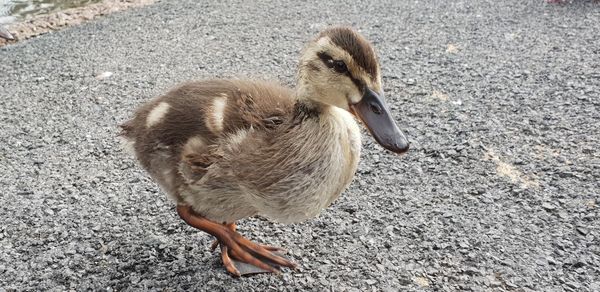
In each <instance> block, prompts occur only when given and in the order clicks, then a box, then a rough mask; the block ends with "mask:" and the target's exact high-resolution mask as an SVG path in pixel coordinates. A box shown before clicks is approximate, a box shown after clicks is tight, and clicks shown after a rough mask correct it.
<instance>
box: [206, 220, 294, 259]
mask: <svg viewBox="0 0 600 292" xmlns="http://www.w3.org/2000/svg"><path fill="white" fill-rule="evenodd" d="M223 225H224V226H225V227H227V228H228V229H229V230H231V231H233V232H236V230H237V226H236V225H235V223H223ZM259 245H260V247H262V248H264V249H266V250H268V251H272V252H281V253H285V251H286V250H285V249H284V248H281V247H277V246H271V245H265V244H259ZM217 246H219V240H218V239H215V241H213V243H212V244H211V245H210V250H211V251H214V250H215V249H217Z"/></svg>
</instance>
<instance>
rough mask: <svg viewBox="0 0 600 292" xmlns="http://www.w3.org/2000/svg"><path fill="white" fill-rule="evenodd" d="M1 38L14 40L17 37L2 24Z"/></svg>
mask: <svg viewBox="0 0 600 292" xmlns="http://www.w3.org/2000/svg"><path fill="white" fill-rule="evenodd" d="M0 38H3V39H7V40H14V39H15V38H14V37H13V36H12V34H10V32H9V31H8V29H6V28H5V27H4V26H2V25H0Z"/></svg>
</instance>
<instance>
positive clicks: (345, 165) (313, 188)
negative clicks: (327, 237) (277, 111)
mask: <svg viewBox="0 0 600 292" xmlns="http://www.w3.org/2000/svg"><path fill="white" fill-rule="evenodd" d="M291 134H292V136H295V137H296V139H294V140H291V141H288V144H289V145H287V146H284V145H282V147H285V148H283V149H282V150H283V151H286V152H287V155H286V157H287V159H283V160H282V161H281V163H277V164H274V165H273V168H272V170H271V172H272V173H274V174H276V175H275V176H277V177H279V178H280V179H279V180H277V181H274V182H273V183H271V184H268V185H265V186H264V188H256V192H251V194H252V196H251V198H250V200H249V201H250V202H251V204H253V205H254V206H255V208H256V209H257V210H258V214H260V215H263V216H265V217H268V218H270V219H272V220H275V221H278V222H281V223H292V222H298V221H302V220H305V219H308V218H312V217H315V216H317V215H318V214H319V213H320V212H321V211H322V210H323V209H324V208H326V207H327V206H329V205H330V204H331V203H332V202H333V201H334V200H335V199H336V198H337V197H339V195H340V194H341V193H342V192H343V191H344V190H345V189H346V188H347V187H348V185H349V184H350V182H351V181H352V178H353V177H354V173H355V172H356V168H357V165H358V160H359V156H360V147H361V140H360V130H359V128H358V125H357V124H356V122H355V120H354V118H353V117H352V115H351V114H349V113H348V112H347V111H345V110H342V109H339V108H336V107H331V108H328V109H327V111H326V112H324V113H322V114H321V115H320V117H319V119H317V120H314V121H307V122H305V123H303V125H302V126H300V127H299V128H298V129H296V131H294V133H291ZM282 141H283V142H284V143H285V141H284V140H282Z"/></svg>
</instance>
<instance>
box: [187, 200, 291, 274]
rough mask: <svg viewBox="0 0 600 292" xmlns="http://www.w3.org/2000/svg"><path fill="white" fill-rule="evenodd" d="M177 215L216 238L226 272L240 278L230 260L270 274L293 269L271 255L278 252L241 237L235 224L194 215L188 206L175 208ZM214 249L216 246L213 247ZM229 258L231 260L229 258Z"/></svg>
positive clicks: (285, 260) (284, 260)
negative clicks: (286, 268)
mask: <svg viewBox="0 0 600 292" xmlns="http://www.w3.org/2000/svg"><path fill="white" fill-rule="evenodd" d="M177 213H178V214H179V216H180V217H181V219H183V220H184V221H185V222H186V223H187V224H189V225H190V226H192V227H196V228H198V229H200V230H202V231H205V232H207V233H209V234H211V235H212V236H214V237H216V238H217V240H218V242H219V243H220V245H221V259H222V260H223V264H224V265H225V268H226V269H227V271H228V272H230V273H231V274H233V275H235V276H240V272H239V271H238V270H237V268H236V267H235V266H234V265H233V263H232V260H231V259H232V258H234V259H236V260H238V261H241V262H244V263H247V264H250V265H253V266H255V267H258V268H260V269H263V270H266V271H268V272H272V273H279V270H278V269H277V268H276V267H278V266H283V267H289V268H295V267H296V264H294V263H293V262H291V261H289V260H287V259H285V258H283V257H280V256H278V255H275V254H273V253H271V251H275V250H279V249H277V248H274V247H264V246H261V245H259V244H256V243H254V242H252V241H250V240H248V239H247V238H245V237H243V236H241V235H240V234H239V233H237V232H236V231H235V224H233V223H232V224H226V225H223V224H219V223H216V222H213V221H210V220H208V219H206V218H204V217H202V216H200V215H198V214H195V213H194V211H193V210H192V208H191V207H190V206H183V205H178V206H177ZM215 247H216V246H215ZM230 256H231V258H230Z"/></svg>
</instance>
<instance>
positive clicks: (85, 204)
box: [0, 0, 600, 291]
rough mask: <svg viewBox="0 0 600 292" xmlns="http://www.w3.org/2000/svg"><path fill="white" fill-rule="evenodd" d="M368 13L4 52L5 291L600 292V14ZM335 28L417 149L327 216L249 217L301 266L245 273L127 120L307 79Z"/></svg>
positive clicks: (179, 9)
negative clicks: (188, 211)
mask: <svg viewBox="0 0 600 292" xmlns="http://www.w3.org/2000/svg"><path fill="white" fill-rule="evenodd" d="M312 2H314V3H312ZM371 2H372V1H350V0H347V1H300V2H297V1H261V2H260V3H257V4H249V3H248V2H247V1H241V0H239V1H229V0H224V1H214V2H211V3H206V2H205V1H195V0H180V1H162V2H158V3H155V4H153V5H150V6H146V7H144V8H140V9H134V10H129V11H126V12H121V13H117V14H113V15H110V16H108V17H106V18H103V19H100V20H96V21H93V22H90V23H87V24H84V25H82V26H78V27H73V28H70V29H67V30H63V31H60V32H55V33H50V34H47V35H44V36H42V37H39V38H34V39H30V40H27V41H23V42H21V43H18V44H14V45H9V46H6V47H3V48H0V60H2V63H1V64H0V72H1V73H0V85H1V86H2V89H1V91H0V141H1V142H0V162H1V164H0V192H1V197H0V214H1V215H0V220H1V221H0V290H13V289H14V290H51V289H54V290H67V289H75V290H88V289H93V290H141V289H144V290H146V289H148V290H183V289H185V290H188V289H189V290H192V289H193V290H207V291H252V290H257V291H259V290H273V291H275V290H284V291H292V290H293V291H298V290H300V291H304V290H309V291H326V290H332V291H398V290H402V291H411V290H432V291H455V290H471V291H490V290H493V291H505V290H514V291H531V290H535V291H600V268H599V267H600V247H599V244H598V242H599V241H600V240H599V238H600V214H599V210H600V207H599V205H600V194H599V191H598V190H599V189H600V183H599V177H600V150H599V149H600V148H599V147H598V145H599V143H600V133H599V132H598V129H599V128H600V114H599V113H600V61H599V60H600V49H599V48H600V33H599V30H600V26H599V25H598V23H600V4H598V3H594V2H593V1H574V2H573V3H571V4H565V5H558V4H547V3H546V2H545V1H541V0H540V1H537V0H536V1H534V0H531V1H520V0H511V1H492V0H489V1H433V0H431V1H412V0H411V1H378V2H373V3H371ZM340 23H341V24H350V25H353V26H355V27H356V28H358V29H360V30H361V31H362V32H363V33H364V34H365V35H366V36H367V37H368V38H369V39H371V40H372V41H373V42H374V44H375V46H376V48H377V50H378V52H379V54H380V56H381V62H382V66H383V81H384V85H385V88H386V96H387V97H388V100H389V104H390V106H391V108H392V112H393V114H394V115H395V116H396V117H397V119H398V121H399V123H400V125H401V128H403V129H404V130H405V131H406V134H407V135H408V137H409V139H410V140H411V142H412V149H411V151H410V152H409V153H408V155H406V156H403V157H397V156H394V155H391V154H390V153H386V152H384V151H383V150H382V149H381V147H379V146H378V145H377V144H376V143H374V141H373V139H372V138H370V137H365V139H364V148H365V149H364V152H363V155H362V161H361V163H360V165H359V171H358V174H357V176H356V178H355V180H354V182H353V184H352V185H351V187H350V188H349V190H347V191H346V192H345V193H344V194H343V195H342V197H341V198H340V199H338V201H337V202H335V204H334V205H333V206H332V207H330V208H329V209H327V210H326V211H325V212H323V213H322V214H321V215H320V216H319V218H316V219H313V220H309V221H307V222H305V223H301V224H294V225H279V224H273V223H270V222H267V221H264V220H262V219H259V218H254V219H249V220H245V221H242V222H240V230H241V233H243V234H244V235H246V236H248V237H249V238H251V239H254V240H257V241H259V242H268V243H270V244H274V245H279V246H284V247H286V248H287V249H288V250H289V253H288V255H289V257H290V258H292V259H293V260H295V261H296V262H298V263H299V265H300V269H299V270H298V271H291V270H284V273H283V274H282V275H280V276H274V275H265V274H263V275H256V276H251V277H244V278H241V279H235V278H232V277H230V276H229V275H228V274H227V273H226V272H225V270H224V269H223V268H222V267H221V264H220V261H219V257H218V254H217V253H213V252H210V251H209V248H208V247H209V245H210V242H211V241H212V238H210V237H209V236H207V235H206V234H204V233H202V232H199V231H197V230H194V229H193V228H191V227H188V226H187V225H186V224H185V223H184V222H183V221H181V220H180V219H179V218H178V216H177V214H176V213H175V209H174V205H173V203H172V202H170V201H168V199H167V198H166V196H165V195H164V194H163V193H161V192H160V190H159V189H158V187H157V186H156V185H155V184H154V183H153V182H152V181H151V180H150V179H149V178H148V176H147V175H146V174H145V173H144V172H143V171H142V170H141V168H140V167H138V166H137V165H136V163H135V162H134V161H133V159H132V158H131V157H130V156H128V155H126V154H125V153H123V152H122V151H121V150H120V147H119V144H118V142H117V138H116V135H117V132H118V130H117V128H116V125H117V124H118V123H120V122H122V121H124V120H125V119H127V118H128V117H130V115H131V112H132V110H133V109H134V108H135V107H136V106H138V105H139V104H141V103H142V102H144V101H145V100H147V99H148V98H151V97H153V96H155V95H157V94H160V93H162V92H164V91H165V90H167V89H168V88H170V87H171V86H173V85H174V84H177V83H179V82H181V81H184V80H189V79H198V78H208V77H213V76H218V77H230V76H262V77H263V78H267V79H278V80H281V81H282V82H283V83H285V84H288V85H292V84H293V82H294V74H295V67H296V58H297V56H298V54H299V50H300V49H301V48H302V46H303V45H304V43H305V41H306V40H307V39H309V38H310V37H312V36H313V35H314V34H315V33H317V32H318V31H319V30H320V29H322V28H323V27H325V26H327V25H330V24H340ZM103 72H111V73H113V75H112V76H109V75H110V74H107V73H105V74H102V73H103Z"/></svg>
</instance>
